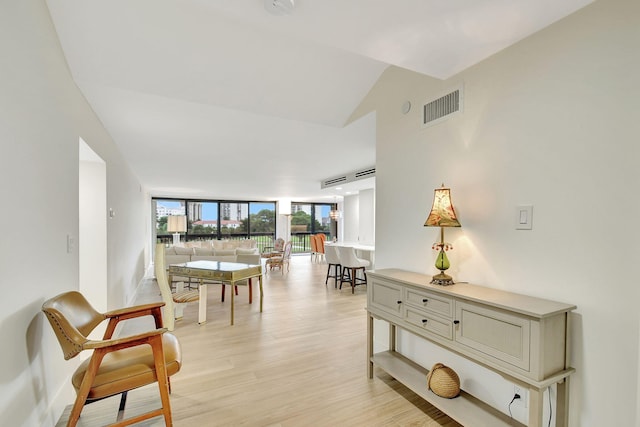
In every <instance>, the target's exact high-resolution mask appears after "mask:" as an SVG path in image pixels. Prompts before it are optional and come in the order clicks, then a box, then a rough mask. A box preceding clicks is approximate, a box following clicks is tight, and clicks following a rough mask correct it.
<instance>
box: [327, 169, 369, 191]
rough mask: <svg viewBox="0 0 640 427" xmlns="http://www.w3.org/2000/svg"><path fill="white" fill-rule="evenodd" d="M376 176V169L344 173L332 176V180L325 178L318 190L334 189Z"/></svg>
mask: <svg viewBox="0 0 640 427" xmlns="http://www.w3.org/2000/svg"><path fill="white" fill-rule="evenodd" d="M375 176H376V168H375V166H374V167H370V168H364V169H360V170H357V171H354V172H350V173H346V174H344V175H340V176H334V177H333V178H327V179H325V180H322V184H321V185H320V188H328V187H336V186H338V185H341V184H346V183H348V182H353V181H358V180H361V179H366V178H372V177H375Z"/></svg>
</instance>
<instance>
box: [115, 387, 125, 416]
mask: <svg viewBox="0 0 640 427" xmlns="http://www.w3.org/2000/svg"><path fill="white" fill-rule="evenodd" d="M127 393H128V391H123V392H122V394H121V395H120V406H118V417H117V418H116V420H117V421H118V422H120V421H122V419H123V418H124V407H125V405H126V404H127Z"/></svg>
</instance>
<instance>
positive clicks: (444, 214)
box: [424, 184, 460, 286]
mask: <svg viewBox="0 0 640 427" xmlns="http://www.w3.org/2000/svg"><path fill="white" fill-rule="evenodd" d="M434 191H435V194H434V196H433V206H431V212H430V213H429V217H428V218H427V221H426V222H425V223H424V226H425V227H440V242H436V243H434V244H433V246H432V247H431V248H432V249H435V250H437V251H439V253H438V256H437V258H436V268H437V269H438V270H440V274H436V275H435V276H433V278H432V280H431V283H432V284H435V285H443V286H446V285H453V283H454V282H453V279H452V278H451V276H449V275H447V274H445V271H446V270H447V269H448V268H449V266H450V264H449V258H447V253H446V251H448V250H450V249H453V245H451V243H446V242H445V241H444V227H460V223H459V222H458V218H456V211H455V210H454V209H453V204H452V203H451V193H450V191H449V189H448V188H445V186H444V184H442V187H441V188H436V189H435V190H434Z"/></svg>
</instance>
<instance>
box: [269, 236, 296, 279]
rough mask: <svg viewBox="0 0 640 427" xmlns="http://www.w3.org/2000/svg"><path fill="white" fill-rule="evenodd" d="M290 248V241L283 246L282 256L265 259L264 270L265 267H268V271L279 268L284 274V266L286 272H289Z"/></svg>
mask: <svg viewBox="0 0 640 427" xmlns="http://www.w3.org/2000/svg"><path fill="white" fill-rule="evenodd" d="M291 246H292V243H291V241H288V242H287V243H286V244H285V245H284V252H282V255H275V256H272V257H271V258H269V259H267V262H266V264H265V269H266V268H267V266H268V267H269V271H271V270H273V269H274V268H279V269H280V272H281V273H282V274H284V266H285V265H286V266H287V271H289V269H290V261H291Z"/></svg>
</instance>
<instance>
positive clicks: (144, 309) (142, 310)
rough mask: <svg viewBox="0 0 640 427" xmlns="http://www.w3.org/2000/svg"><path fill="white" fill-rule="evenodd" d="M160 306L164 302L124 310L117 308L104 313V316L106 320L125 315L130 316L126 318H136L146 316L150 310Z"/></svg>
mask: <svg viewBox="0 0 640 427" xmlns="http://www.w3.org/2000/svg"><path fill="white" fill-rule="evenodd" d="M162 306H164V302H162V301H159V302H154V303H150V304H142V305H135V306H133V307H124V308H119V309H117V310H111V311H108V312H106V313H105V314H104V315H105V316H106V318H107V319H110V318H112V317H123V316H127V315H131V316H127V317H128V318H129V317H137V316H146V315H148V314H150V312H151V310H152V309H154V308H159V307H162Z"/></svg>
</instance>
